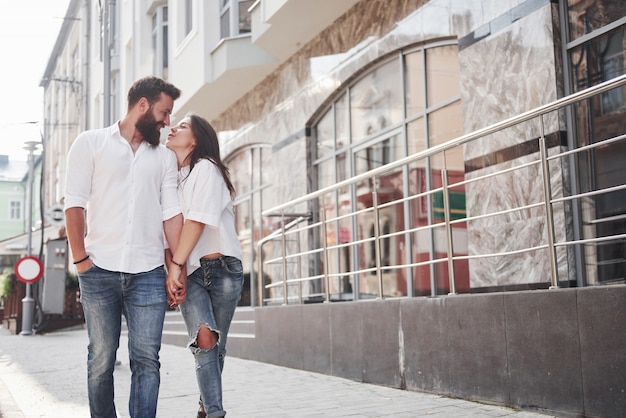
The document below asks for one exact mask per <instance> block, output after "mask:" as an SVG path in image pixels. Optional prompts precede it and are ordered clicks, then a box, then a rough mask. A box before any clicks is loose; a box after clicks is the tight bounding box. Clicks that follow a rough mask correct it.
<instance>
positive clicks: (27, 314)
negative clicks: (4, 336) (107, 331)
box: [20, 141, 43, 335]
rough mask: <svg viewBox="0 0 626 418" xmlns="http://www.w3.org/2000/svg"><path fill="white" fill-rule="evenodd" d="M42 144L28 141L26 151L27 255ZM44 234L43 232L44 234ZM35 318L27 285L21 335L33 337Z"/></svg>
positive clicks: (30, 239) (29, 287) (31, 236)
mask: <svg viewBox="0 0 626 418" xmlns="http://www.w3.org/2000/svg"><path fill="white" fill-rule="evenodd" d="M40 144H41V142H38V141H27V142H25V143H24V149H25V150H26V151H28V194H27V196H28V205H27V207H28V215H27V220H28V245H27V246H26V255H32V253H33V245H32V243H33V183H34V180H35V175H34V171H35V155H34V153H35V150H36V149H37V146H39V145H40ZM42 233H43V232H42ZM34 316H35V300H34V299H33V297H32V296H31V284H30V283H26V296H24V299H22V331H21V332H20V335H31V334H32V333H33V318H34Z"/></svg>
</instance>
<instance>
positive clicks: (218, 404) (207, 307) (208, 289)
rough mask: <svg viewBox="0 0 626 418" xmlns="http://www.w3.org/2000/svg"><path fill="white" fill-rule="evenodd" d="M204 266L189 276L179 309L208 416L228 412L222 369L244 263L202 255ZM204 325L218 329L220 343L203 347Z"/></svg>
mask: <svg viewBox="0 0 626 418" xmlns="http://www.w3.org/2000/svg"><path fill="white" fill-rule="evenodd" d="M200 264H201V267H200V268H198V269H197V270H195V271H194V272H193V273H191V274H190V275H189V277H188V278H187V298H186V300H185V302H183V303H182V304H181V305H180V311H181V313H182V315H183V318H184V319H185V324H186V325H187V332H188V333H189V344H188V347H189V348H190V350H191V352H192V353H193V355H194V358H195V364H196V379H197V380H198V387H199V388H200V397H201V400H202V404H203V405H204V410H205V411H206V414H207V418H211V417H222V416H224V415H225V414H226V412H225V411H224V408H223V406H222V369H223V368H224V357H225V356H226V338H227V336H228V329H229V328H230V322H231V320H232V319H233V314H234V313H235V308H236V307H237V303H238V302H239V297H240V296H241V288H242V287H243V267H242V264H241V261H240V260H239V259H237V258H235V257H229V256H222V257H218V258H212V259H205V258H202V259H200ZM202 325H205V326H206V327H207V328H209V330H212V331H214V332H216V333H217V336H218V340H217V344H216V346H214V347H211V348H200V347H198V344H197V337H198V331H199V329H200V327H201V326H202Z"/></svg>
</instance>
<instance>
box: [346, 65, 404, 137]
mask: <svg viewBox="0 0 626 418" xmlns="http://www.w3.org/2000/svg"><path fill="white" fill-rule="evenodd" d="M401 92H402V84H401V78H400V68H399V61H398V60H397V59H396V60H392V61H390V62H388V63H386V64H384V65H382V66H380V67H378V68H376V69H374V70H373V71H370V72H369V73H368V74H367V75H365V76H364V77H363V78H362V79H361V80H359V81H358V82H357V83H356V84H355V85H354V86H353V87H351V88H350V123H351V125H350V126H351V128H350V133H351V136H352V143H357V142H360V141H362V140H364V139H366V138H369V137H371V136H373V135H375V134H377V133H379V132H381V131H383V130H385V129H386V128H389V127H390V126H392V125H394V124H397V123H399V122H400V121H401V120H402V119H403V118H404V111H403V108H404V105H403V103H404V100H403V95H402V93H401Z"/></svg>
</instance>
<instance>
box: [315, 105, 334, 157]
mask: <svg viewBox="0 0 626 418" xmlns="http://www.w3.org/2000/svg"><path fill="white" fill-rule="evenodd" d="M315 138H316V139H317V146H316V148H315V150H316V152H317V158H322V157H325V156H327V155H329V154H331V153H333V152H334V151H335V129H334V126H333V112H332V109H331V110H329V111H328V112H326V114H325V115H324V116H323V117H322V119H321V120H320V121H319V122H318V123H317V125H316V126H315Z"/></svg>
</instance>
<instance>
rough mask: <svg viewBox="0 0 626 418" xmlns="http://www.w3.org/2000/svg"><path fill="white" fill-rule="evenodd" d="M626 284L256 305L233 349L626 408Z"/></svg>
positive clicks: (314, 366) (539, 398) (471, 392)
mask: <svg viewBox="0 0 626 418" xmlns="http://www.w3.org/2000/svg"><path fill="white" fill-rule="evenodd" d="M625 302H626V285H615V286H604V287H588V288H571V289H558V290H535V291H525V292H509V293H494V294H476V295H456V296H445V297H437V298H412V299H397V300H377V301H363V302H340V303H327V304H313V305H297V306H296V305H294V306H280V307H264V308H257V309H256V310H255V311H254V321H255V330H254V334H255V338H253V339H250V338H247V339H239V338H232V339H231V338H229V340H228V353H229V355H231V356H235V357H241V358H246V359H251V360H258V361H263V362H268V363H272V364H277V365H282V366H287V367H292V368H297V369H303V370H309V371H313V372H319V373H323V374H329V375H334V376H339V377H344V378H348V379H352V380H356V381H361V382H366V383H373V384H379V385H385V386H391V387H397V388H402V389H408V390H415V391H425V392H433V393H438V394H443V395H449V396H453V397H460V398H464V399H470V400H476V401H484V402H487V403H491V404H499V405H507V406H512V407H518V408H522V409H529V410H538V411H542V412H548V413H551V414H556V415H558V416H587V417H625V416H626V332H624V329H625V327H624V325H625V324H626V303H625Z"/></svg>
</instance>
